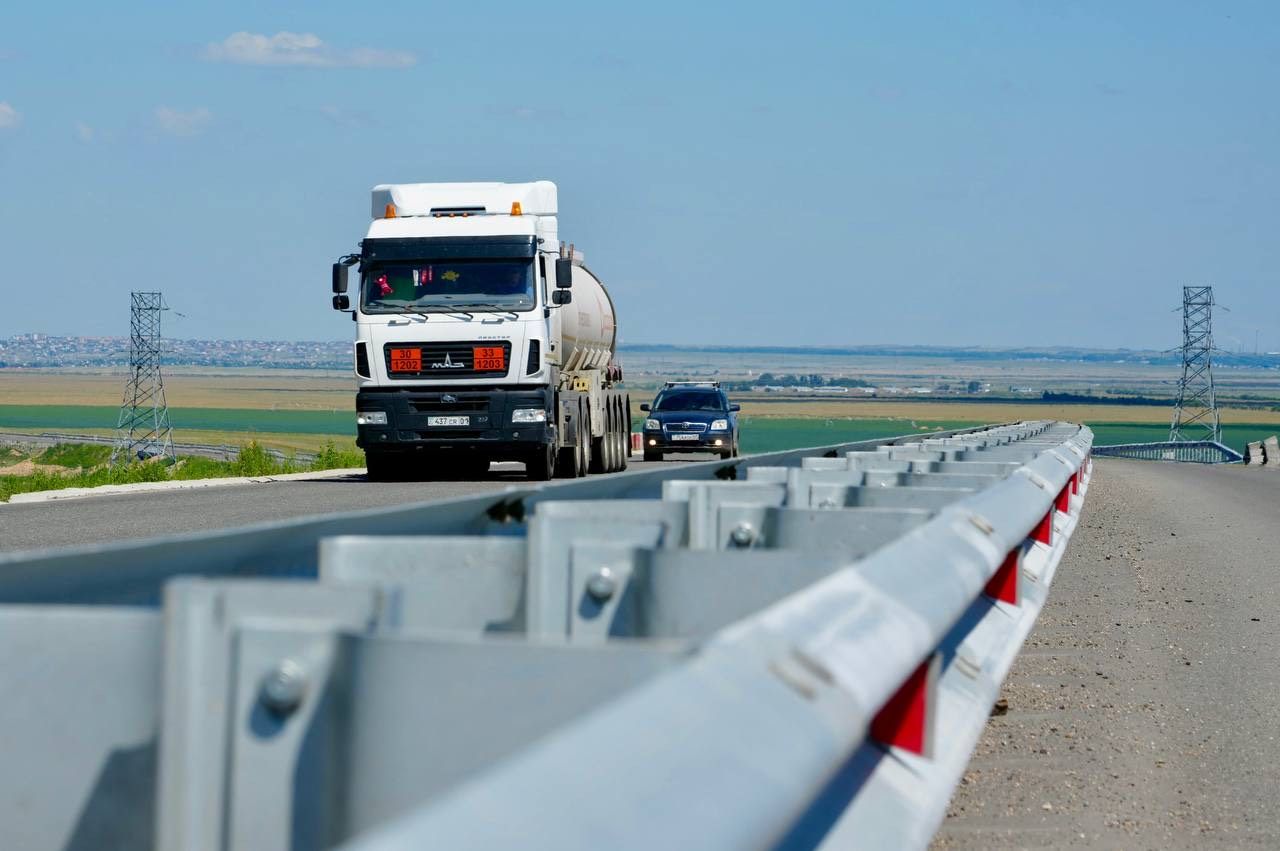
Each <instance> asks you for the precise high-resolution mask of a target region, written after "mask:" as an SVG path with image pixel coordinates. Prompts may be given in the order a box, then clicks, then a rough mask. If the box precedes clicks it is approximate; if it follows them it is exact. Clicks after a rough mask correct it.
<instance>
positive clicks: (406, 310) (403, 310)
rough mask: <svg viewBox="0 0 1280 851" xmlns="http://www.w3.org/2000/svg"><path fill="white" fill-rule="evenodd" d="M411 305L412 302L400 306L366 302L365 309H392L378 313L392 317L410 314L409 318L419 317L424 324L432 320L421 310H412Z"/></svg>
mask: <svg viewBox="0 0 1280 851" xmlns="http://www.w3.org/2000/svg"><path fill="white" fill-rule="evenodd" d="M411 304H412V302H407V301H406V302H400V303H399V304H392V303H391V302H389V301H370V302H365V307H382V308H391V309H390V310H379V311H377V312H378V313H382V314H387V315H391V316H397V315H404V314H408V315H409V316H418V317H421V318H422V321H423V322H427V321H429V320H430V317H429V316H427V314H425V313H423V312H422V311H421V310H413V309H411V308H410V305H411Z"/></svg>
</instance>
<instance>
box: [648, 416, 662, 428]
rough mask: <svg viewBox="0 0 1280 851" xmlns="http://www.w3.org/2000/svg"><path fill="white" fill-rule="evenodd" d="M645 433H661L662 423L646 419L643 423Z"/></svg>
mask: <svg viewBox="0 0 1280 851" xmlns="http://www.w3.org/2000/svg"><path fill="white" fill-rule="evenodd" d="M644 427H645V431H662V423H660V422H658V421H657V420H655V419H652V418H650V419H647V420H645V421H644Z"/></svg>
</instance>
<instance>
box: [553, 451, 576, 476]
mask: <svg viewBox="0 0 1280 851" xmlns="http://www.w3.org/2000/svg"><path fill="white" fill-rule="evenodd" d="M577 476H578V447H576V446H569V447H566V448H564V449H561V450H560V457H559V458H558V459H557V460H556V478H557V479H573V478H577Z"/></svg>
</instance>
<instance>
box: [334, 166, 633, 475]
mask: <svg viewBox="0 0 1280 851" xmlns="http://www.w3.org/2000/svg"><path fill="white" fill-rule="evenodd" d="M556 215H557V199H556V186H555V184H554V183H551V182H549V181H537V182H535V183H404V184H391V185H381V186H375V187H374V188H373V221H372V223H371V224H370V225H369V231H368V233H367V234H366V236H365V238H364V240H363V241H362V242H361V243H360V252H359V253H358V254H349V255H346V256H344V257H342V258H341V259H339V261H338V262H337V263H335V264H334V266H333V293H334V295H333V306H334V309H336V310H342V311H346V312H350V313H351V314H352V318H353V319H354V320H355V324H356V340H355V355H354V364H355V377H356V385H357V391H356V429H357V439H356V442H357V444H358V445H359V446H360V447H361V448H362V449H364V452H365V458H366V463H367V466H368V471H369V477H370V478H372V479H376V480H384V479H392V478H409V477H416V476H418V475H426V476H431V477H434V476H458V475H461V476H470V475H477V474H479V473H481V472H483V471H484V470H487V469H488V467H489V462H491V461H504V460H506V461H521V462H523V463H524V464H525V467H526V469H527V471H528V475H529V478H530V479H534V480H546V479H549V478H551V477H552V476H553V475H559V476H561V477H574V476H582V475H586V474H587V473H588V472H613V471H615V470H622V469H625V468H626V465H627V456H628V453H629V452H630V430H631V419H630V402H629V400H628V398H627V394H626V390H625V389H624V388H623V386H622V369H621V367H620V366H619V365H618V362H617V358H616V348H617V347H616V343H617V325H616V321H615V314H614V308H613V302H612V300H611V299H610V298H609V293H608V292H607V291H606V290H605V288H604V285H603V284H601V283H600V280H599V279H598V278H596V276H595V275H593V274H592V273H591V272H590V271H589V270H588V269H587V268H586V266H584V265H583V262H582V261H583V258H582V254H581V253H579V252H577V251H575V250H574V249H573V247H572V246H570V247H568V248H566V247H565V245H564V243H563V242H562V241H561V240H560V235H559V230H558V227H557V221H556ZM351 267H355V268H356V269H357V272H358V277H357V281H358V284H357V292H356V293H354V294H348V279H349V275H348V272H349V270H350V269H351Z"/></svg>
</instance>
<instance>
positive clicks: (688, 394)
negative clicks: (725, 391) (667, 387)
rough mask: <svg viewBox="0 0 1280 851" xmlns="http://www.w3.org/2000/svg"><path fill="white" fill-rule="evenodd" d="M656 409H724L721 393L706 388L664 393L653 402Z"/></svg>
mask: <svg viewBox="0 0 1280 851" xmlns="http://www.w3.org/2000/svg"><path fill="white" fill-rule="evenodd" d="M653 409H654V410H655V411H723V410H724V409H725V408H724V403H723V402H722V401H721V400H720V394H719V393H712V392H709V391H706V390H673V391H671V392H669V393H662V394H660V395H659V396H658V399H657V401H655V402H654V404H653Z"/></svg>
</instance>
